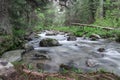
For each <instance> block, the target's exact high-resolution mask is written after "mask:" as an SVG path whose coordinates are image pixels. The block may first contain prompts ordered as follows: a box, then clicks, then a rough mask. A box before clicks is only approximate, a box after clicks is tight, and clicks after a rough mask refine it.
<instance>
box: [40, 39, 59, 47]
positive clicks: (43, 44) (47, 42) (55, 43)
mask: <svg viewBox="0 0 120 80" xmlns="http://www.w3.org/2000/svg"><path fill="white" fill-rule="evenodd" d="M39 46H41V47H52V46H60V44H59V42H58V41H57V40H56V39H52V38H46V39H42V40H41V41H40V43H39Z"/></svg>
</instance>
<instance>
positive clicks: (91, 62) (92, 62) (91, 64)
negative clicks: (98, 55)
mask: <svg viewBox="0 0 120 80" xmlns="http://www.w3.org/2000/svg"><path fill="white" fill-rule="evenodd" d="M86 65H87V66H88V67H95V66H97V65H99V63H98V61H96V60H94V59H88V60H87V61H86Z"/></svg>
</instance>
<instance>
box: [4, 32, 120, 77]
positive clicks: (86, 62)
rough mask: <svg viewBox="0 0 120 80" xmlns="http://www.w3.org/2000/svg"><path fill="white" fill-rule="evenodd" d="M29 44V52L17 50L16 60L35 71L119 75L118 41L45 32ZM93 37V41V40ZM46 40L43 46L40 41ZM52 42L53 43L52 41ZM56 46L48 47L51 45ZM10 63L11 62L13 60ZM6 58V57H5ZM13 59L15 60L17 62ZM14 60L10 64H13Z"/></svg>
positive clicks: (119, 51) (119, 52) (119, 55)
mask: <svg viewBox="0 0 120 80" xmlns="http://www.w3.org/2000/svg"><path fill="white" fill-rule="evenodd" d="M37 35H38V36H37V37H36V38H34V39H33V40H32V41H29V42H28V43H26V44H25V45H26V46H25V48H26V50H25V51H24V50H18V51H17V53H21V55H20V54H18V56H17V58H15V57H14V55H12V53H11V54H8V53H6V55H7V56H8V55H10V56H13V58H15V60H17V61H18V60H22V61H23V62H24V63H25V64H26V65H28V66H30V67H31V69H32V70H35V71H39V70H43V71H44V72H51V73H54V72H59V71H61V69H62V68H66V67H67V69H70V68H71V67H74V68H75V69H80V70H82V71H83V72H91V71H96V70H101V69H102V70H105V71H108V72H113V73H115V74H117V75H120V63H119V61H120V44H119V43H116V42H115V41H110V40H107V39H101V38H100V37H99V36H98V35H97V36H96V35H95V34H94V36H93V37H90V38H87V37H75V36H73V35H68V33H65V32H54V31H44V32H41V33H39V34H37ZM91 38H92V39H91ZM43 39H44V40H45V39H50V40H48V41H50V43H49V42H47V41H45V42H44V44H45V45H46V46H45V45H44V46H41V44H40V41H42V40H43ZM52 39H53V41H52ZM52 43H53V44H54V45H53V46H49V45H51V44H52ZM42 44H43V43H42ZM10 56H9V57H7V60H9V61H10V59H8V58H10ZM15 56H16V54H15ZM3 57H4V58H5V54H3ZM13 58H12V61H14V60H13ZM12 61H11V62H12Z"/></svg>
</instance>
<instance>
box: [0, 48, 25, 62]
mask: <svg viewBox="0 0 120 80" xmlns="http://www.w3.org/2000/svg"><path fill="white" fill-rule="evenodd" d="M24 51H25V50H13V51H8V52H5V53H4V54H3V55H2V59H4V60H6V61H9V62H15V61H20V60H21V59H22V57H21V55H22V53H23V52H24Z"/></svg>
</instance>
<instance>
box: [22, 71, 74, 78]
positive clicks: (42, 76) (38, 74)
mask: <svg viewBox="0 0 120 80" xmlns="http://www.w3.org/2000/svg"><path fill="white" fill-rule="evenodd" d="M23 72H24V73H26V74H28V75H33V76H39V77H41V78H45V77H57V78H61V79H66V80H75V79H72V78H69V77H66V76H62V75H60V74H58V73H51V74H50V73H49V74H48V73H39V72H34V71H31V70H27V69H23Z"/></svg>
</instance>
